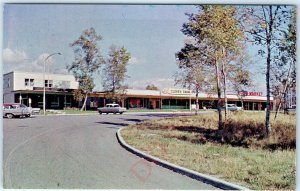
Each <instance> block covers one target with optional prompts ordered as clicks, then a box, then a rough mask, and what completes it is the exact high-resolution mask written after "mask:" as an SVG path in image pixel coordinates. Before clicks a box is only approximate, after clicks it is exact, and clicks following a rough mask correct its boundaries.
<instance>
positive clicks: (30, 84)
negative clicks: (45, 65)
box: [3, 71, 78, 109]
mask: <svg viewBox="0 0 300 191" xmlns="http://www.w3.org/2000/svg"><path fill="white" fill-rule="evenodd" d="M44 84H45V87H46V108H57V109H58V108H60V109H61V108H63V107H67V106H71V105H72V102H74V100H73V96H72V90H74V89H77V88H78V82H77V81H76V80H75V78H74V76H73V75H65V74H48V73H46V74H45V75H44V74H43V73H33V72H21V71H13V72H10V73H7V74H4V75H3V100H4V103H15V102H17V103H23V104H25V105H28V106H32V107H43V91H44Z"/></svg>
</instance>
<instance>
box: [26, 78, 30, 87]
mask: <svg viewBox="0 0 300 191" xmlns="http://www.w3.org/2000/svg"><path fill="white" fill-rule="evenodd" d="M25 86H29V79H28V78H25Z"/></svg>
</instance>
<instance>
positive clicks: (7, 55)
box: [3, 48, 66, 73]
mask: <svg viewBox="0 0 300 191" xmlns="http://www.w3.org/2000/svg"><path fill="white" fill-rule="evenodd" d="M49 55H50V54H48V53H43V54H41V55H39V56H38V57H37V58H36V59H30V58H28V56H27V54H26V52H25V51H22V50H12V49H9V48H6V49H4V50H3V70H4V73H7V72H11V71H13V70H19V71H27V72H44V63H46V72H55V73H66V69H65V68H59V67H58V66H57V64H56V62H55V58H54V56H51V57H49V58H48V59H47V57H48V56H49ZM46 59H47V60H46Z"/></svg>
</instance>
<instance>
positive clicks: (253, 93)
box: [239, 91, 262, 96]
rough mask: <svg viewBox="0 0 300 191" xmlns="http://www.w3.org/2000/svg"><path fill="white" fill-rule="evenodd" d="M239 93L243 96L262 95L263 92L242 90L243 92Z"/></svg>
mask: <svg viewBox="0 0 300 191" xmlns="http://www.w3.org/2000/svg"><path fill="white" fill-rule="evenodd" d="M239 95H241V96H262V92H247V91H242V92H239Z"/></svg>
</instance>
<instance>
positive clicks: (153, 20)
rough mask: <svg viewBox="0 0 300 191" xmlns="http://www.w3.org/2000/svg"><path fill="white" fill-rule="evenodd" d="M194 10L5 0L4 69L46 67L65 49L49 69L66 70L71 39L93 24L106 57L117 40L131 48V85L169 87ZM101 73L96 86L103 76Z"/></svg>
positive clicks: (259, 79)
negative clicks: (11, 1) (7, 1)
mask: <svg viewBox="0 0 300 191" xmlns="http://www.w3.org/2000/svg"><path fill="white" fill-rule="evenodd" d="M195 12H196V8H195V6H193V5H99V4H98V5H97V4H90V5H83V4H5V5H4V13H3V16H4V17H3V18H4V21H3V72H4V73H7V72H10V71H13V70H22V71H32V72H43V63H44V62H43V61H44V60H45V58H46V57H47V56H48V55H50V54H53V53H57V52H60V53H61V54H62V55H54V56H51V57H50V58H49V59H48V60H47V63H46V64H47V72H53V73H67V70H66V66H67V65H69V64H71V63H72V61H73V60H74V53H73V50H72V48H71V47H70V46H69V45H70V43H72V42H74V41H75V40H76V39H78V37H79V36H80V35H81V33H82V31H83V30H85V29H88V28H90V27H93V28H94V29H95V30H96V32H97V33H98V34H100V35H101V36H102V37H103V40H102V41H101V42H100V43H99V47H100V50H101V52H102V55H103V56H104V57H105V58H107V55H108V51H109V47H110V46H111V45H112V44H114V45H116V46H124V47H125V48H126V49H127V50H128V51H129V52H130V54H131V60H130V61H129V65H128V73H127V75H128V76H129V78H128V79H126V84H128V85H129V87H130V88H136V89H144V88H145V87H146V86H147V85H148V84H154V85H156V86H158V87H159V88H160V89H162V88H170V87H173V86H174V74H175V72H176V71H178V68H177V65H176V61H175V53H176V52H178V51H179V50H180V49H181V48H182V47H183V46H184V41H185V39H186V36H184V35H183V33H182V32H181V31H180V30H181V28H182V25H183V23H184V22H187V21H188V17H187V16H186V15H185V13H195ZM254 59H257V58H254ZM260 68H261V67H256V69H254V70H253V74H255V76H254V79H255V90H256V91H263V92H265V87H264V86H265V83H264V81H265V80H264V75H263V73H262V72H256V70H258V71H259V70H261V69H260ZM96 76H97V77H96V78H95V83H96V87H95V90H96V91H97V90H101V89H102V85H101V84H102V81H101V74H98V75H96Z"/></svg>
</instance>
